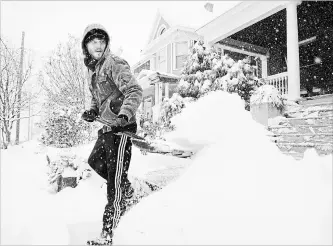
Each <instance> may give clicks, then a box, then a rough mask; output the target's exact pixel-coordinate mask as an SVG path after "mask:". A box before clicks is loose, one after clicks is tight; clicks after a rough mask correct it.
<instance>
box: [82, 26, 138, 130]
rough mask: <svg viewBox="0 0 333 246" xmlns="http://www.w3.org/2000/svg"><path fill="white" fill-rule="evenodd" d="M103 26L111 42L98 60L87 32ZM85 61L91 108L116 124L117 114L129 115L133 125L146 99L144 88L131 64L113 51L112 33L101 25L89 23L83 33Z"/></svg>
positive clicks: (101, 28)
mask: <svg viewBox="0 0 333 246" xmlns="http://www.w3.org/2000/svg"><path fill="white" fill-rule="evenodd" d="M93 29H99V30H102V31H104V32H105V34H106V35H107V44H106V48H105V51H104V54H103V56H102V57H101V59H100V60H98V61H96V60H94V59H93V58H92V57H91V56H90V54H89V52H88V50H87V47H86V45H85V43H84V41H85V39H86V36H87V34H88V33H89V32H90V31H92V30H93ZM82 50H83V55H84V64H85V65H86V67H87V68H88V72H89V79H90V84H89V89H90V91H91V94H92V100H91V108H92V109H94V110H95V111H96V112H97V113H98V114H99V115H100V117H101V118H102V119H104V120H106V121H108V122H109V123H110V124H111V125H114V123H115V118H117V115H120V114H123V115H126V116H127V117H128V120H129V122H128V123H129V124H130V123H133V122H135V121H136V117H135V115H136V111H137V109H138V107H139V105H140V103H141V101H142V88H141V86H140V85H139V84H138V83H137V81H136V79H135V78H134V76H133V75H132V73H131V70H130V66H129V65H128V63H127V62H126V61H125V60H124V59H122V58H120V57H118V56H116V55H114V54H112V53H111V52H110V36H109V34H108V33H107V31H106V29H105V28H104V27H103V26H101V25H99V24H92V25H89V26H88V27H87V28H86V29H85V31H84V34H83V39H82Z"/></svg>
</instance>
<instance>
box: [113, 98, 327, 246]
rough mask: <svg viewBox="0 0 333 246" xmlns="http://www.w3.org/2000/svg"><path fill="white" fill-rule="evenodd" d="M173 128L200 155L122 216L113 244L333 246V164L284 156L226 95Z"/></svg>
mask: <svg viewBox="0 0 333 246" xmlns="http://www.w3.org/2000/svg"><path fill="white" fill-rule="evenodd" d="M216 105H218V110H217V108H216ZM207 115H209V116H212V117H209V119H207ZM172 122H173V123H174V124H175V125H176V131H175V132H174V133H175V134H176V135H177V137H178V138H179V139H180V138H183V139H186V140H188V141H189V142H190V143H191V144H200V145H201V146H202V148H201V150H200V151H199V152H198V153H197V154H196V155H195V156H194V157H193V162H192V164H191V166H189V167H188V169H187V170H186V172H185V173H184V174H183V175H182V176H181V177H180V178H178V179H177V180H176V181H174V182H172V183H170V184H169V185H168V186H166V187H165V188H163V189H162V190H160V191H157V192H155V193H153V194H152V195H150V196H148V197H146V198H144V199H143V200H142V201H141V202H140V203H139V204H137V205H136V206H135V207H133V208H132V209H131V210H130V211H129V212H128V213H127V214H125V216H124V217H123V218H122V219H121V221H120V223H119V226H118V228H117V229H116V231H115V236H114V243H115V244H117V245H118V244H119V245H133V244H136V245H250V244H251V245H272V244H274V245H276V244H277V245H285V244H287V245H290V244H295V245H308V244H316V245H323V244H327V245H331V243H332V209H331V208H332V164H331V158H332V156H327V157H318V155H317V154H315V153H313V152H308V153H307V154H306V156H305V158H304V160H302V161H296V160H294V159H293V158H292V157H290V156H286V155H283V154H282V153H281V152H280V151H279V149H278V148H277V146H276V145H275V144H274V143H272V142H271V141H270V139H269V138H268V137H267V136H266V134H267V132H266V130H265V129H264V128H263V127H262V126H261V125H260V124H258V123H256V122H255V121H253V120H252V118H251V115H250V113H249V112H247V111H245V110H244V108H243V103H242V102H241V100H240V98H239V97H238V96H237V95H235V94H229V93H226V92H221V91H215V92H210V93H208V95H207V96H206V97H202V98H200V99H198V100H197V101H196V102H194V103H192V104H190V105H188V106H187V107H186V108H184V109H183V111H182V113H181V114H179V115H177V116H175V117H174V118H173V119H172Z"/></svg>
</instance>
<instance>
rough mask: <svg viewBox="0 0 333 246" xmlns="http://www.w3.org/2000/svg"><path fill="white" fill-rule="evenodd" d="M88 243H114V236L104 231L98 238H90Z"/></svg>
mask: <svg viewBox="0 0 333 246" xmlns="http://www.w3.org/2000/svg"><path fill="white" fill-rule="evenodd" d="M87 245H112V237H111V235H110V234H108V233H106V232H104V231H103V232H102V233H101V235H100V236H99V237H98V238H95V239H93V240H88V241H87Z"/></svg>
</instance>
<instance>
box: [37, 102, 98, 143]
mask: <svg viewBox="0 0 333 246" xmlns="http://www.w3.org/2000/svg"><path fill="white" fill-rule="evenodd" d="M46 106H47V107H48V112H47V115H46V119H45V121H44V122H43V123H42V126H43V128H44V132H43V133H42V136H41V140H42V142H43V143H44V144H46V145H51V146H55V147H60V148H66V147H72V146H76V145H78V144H82V143H86V142H88V141H91V140H92V139H94V138H95V137H96V130H97V129H96V124H94V123H88V122H86V121H84V120H82V119H81V114H82V113H83V110H82V107H78V106H67V107H65V106H59V105H52V104H50V103H49V104H47V105H46Z"/></svg>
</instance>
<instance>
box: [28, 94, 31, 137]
mask: <svg viewBox="0 0 333 246" xmlns="http://www.w3.org/2000/svg"><path fill="white" fill-rule="evenodd" d="M30 111H31V92H29V117H28V141H29V140H30V134H31V129H30V128H31V122H30V121H31V112H30Z"/></svg>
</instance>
